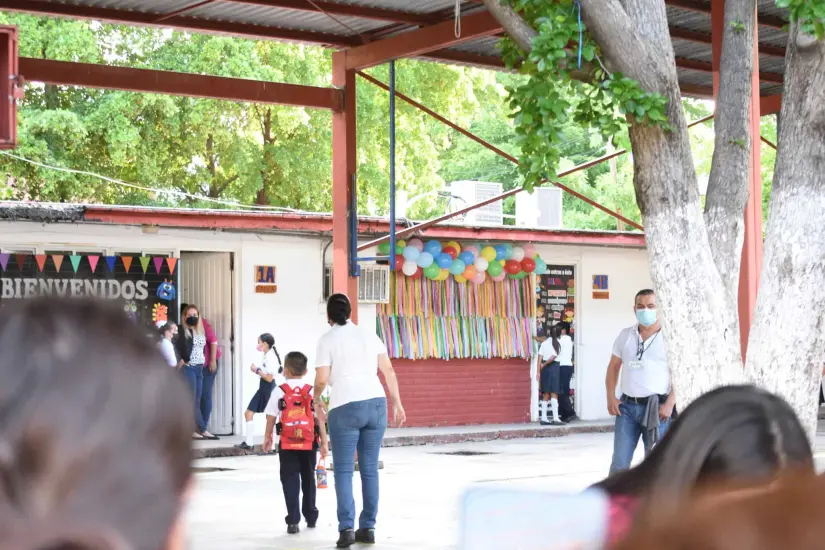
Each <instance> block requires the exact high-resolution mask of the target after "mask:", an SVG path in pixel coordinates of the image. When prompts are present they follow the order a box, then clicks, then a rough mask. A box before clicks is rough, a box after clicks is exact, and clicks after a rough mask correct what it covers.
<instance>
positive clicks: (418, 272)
mask: <svg viewBox="0 0 825 550" xmlns="http://www.w3.org/2000/svg"><path fill="white" fill-rule="evenodd" d="M415 267H416V269H415V273H413V274H412V275H410V279H420V278H421V277H423V276H424V270H423V269H421V268H420V267H418V266H415Z"/></svg>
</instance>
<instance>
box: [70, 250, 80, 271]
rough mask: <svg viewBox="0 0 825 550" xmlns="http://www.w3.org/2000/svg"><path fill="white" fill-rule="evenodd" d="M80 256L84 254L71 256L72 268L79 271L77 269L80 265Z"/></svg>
mask: <svg viewBox="0 0 825 550" xmlns="http://www.w3.org/2000/svg"><path fill="white" fill-rule="evenodd" d="M80 258H82V256H77V255H75V254H73V255H71V256H69V261H70V262H71V263H72V270H74V272H75V273H77V269H78V268H79V267H80Z"/></svg>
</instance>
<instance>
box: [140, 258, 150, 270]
mask: <svg viewBox="0 0 825 550" xmlns="http://www.w3.org/2000/svg"><path fill="white" fill-rule="evenodd" d="M151 261H152V258H150V257H149V256H141V257H140V267H142V268H143V274H144V275H146V270H147V269H149V262H151Z"/></svg>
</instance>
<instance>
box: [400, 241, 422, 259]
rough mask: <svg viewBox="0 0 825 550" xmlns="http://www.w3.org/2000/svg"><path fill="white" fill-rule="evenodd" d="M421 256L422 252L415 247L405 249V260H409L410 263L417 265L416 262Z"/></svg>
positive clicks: (409, 246)
mask: <svg viewBox="0 0 825 550" xmlns="http://www.w3.org/2000/svg"><path fill="white" fill-rule="evenodd" d="M420 255H421V251H420V250H418V249H417V248H416V247H414V246H413V245H411V244H410V245H407V246H406V247H404V259H405V260H409V261H411V262H413V263H415V261H416V260H417V259H418V257H419V256H420Z"/></svg>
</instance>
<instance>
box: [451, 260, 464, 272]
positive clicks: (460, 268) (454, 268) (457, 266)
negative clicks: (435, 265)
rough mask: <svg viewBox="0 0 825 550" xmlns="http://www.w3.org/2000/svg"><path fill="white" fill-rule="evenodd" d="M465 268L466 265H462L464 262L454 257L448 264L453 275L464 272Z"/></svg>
mask: <svg viewBox="0 0 825 550" xmlns="http://www.w3.org/2000/svg"><path fill="white" fill-rule="evenodd" d="M465 269H467V266H466V265H464V262H462V261H461V260H458V259H455V260H453V263H452V265H451V266H450V273H452V274H453V275H461V274H462V273H464V270H465Z"/></svg>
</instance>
